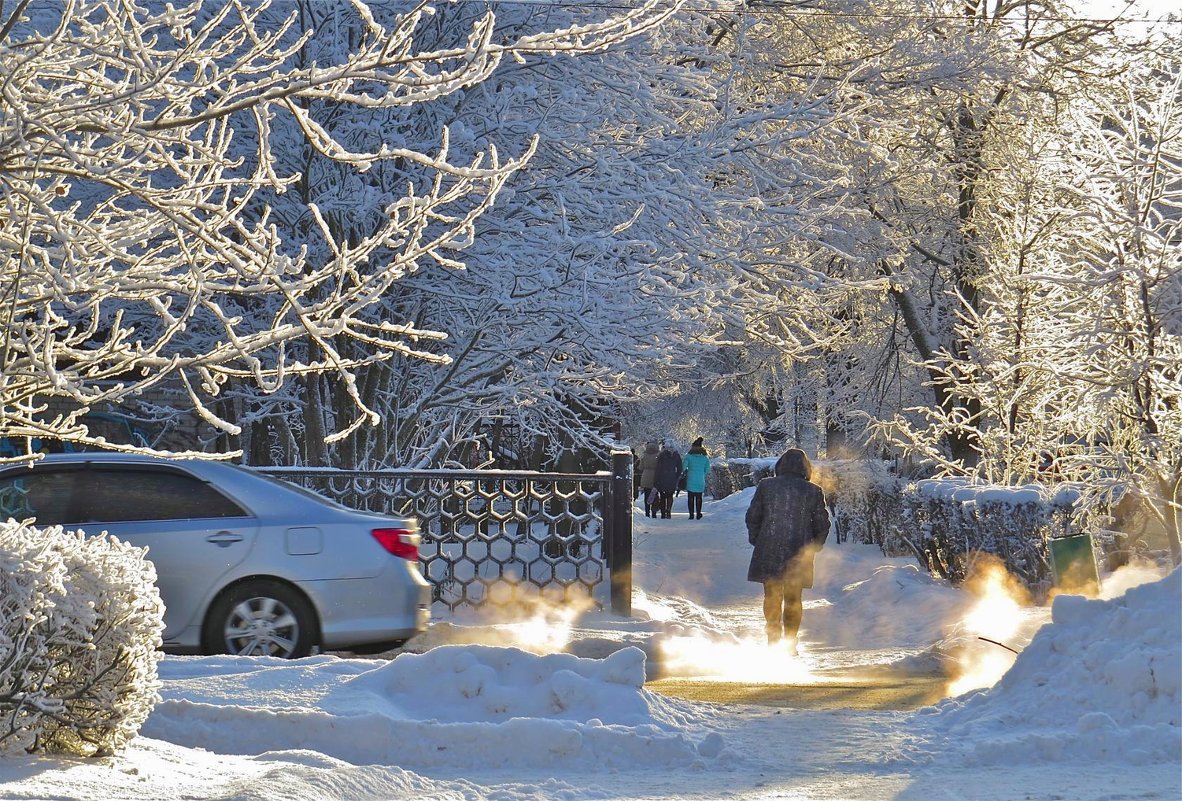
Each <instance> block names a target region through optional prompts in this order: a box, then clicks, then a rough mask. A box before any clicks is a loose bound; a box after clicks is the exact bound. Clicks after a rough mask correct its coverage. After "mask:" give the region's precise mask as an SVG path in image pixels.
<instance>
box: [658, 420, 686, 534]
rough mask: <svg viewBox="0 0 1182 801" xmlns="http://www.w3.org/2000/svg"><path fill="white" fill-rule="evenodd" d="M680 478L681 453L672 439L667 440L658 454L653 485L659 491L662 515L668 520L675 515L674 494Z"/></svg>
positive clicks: (659, 504)
mask: <svg viewBox="0 0 1182 801" xmlns="http://www.w3.org/2000/svg"><path fill="white" fill-rule="evenodd" d="M680 479H681V454H680V453H678V452H677V450H676V449H675V448H674V447H673V443H672V442H671V441H669V440H665V442H664V444H663V445H662V446H661V452H660V453H658V454H657V471H656V474H655V475H654V476H653V487H654V488H655V489H656V491H657V505H658V506H659V507H660V512H661V517H663V518H665V519H666V520H668V519H669V518H670V517H672V516H673V496H674V494H675V493H676V492H677V483H678V481H679V480H680ZM654 517H655V515H654Z"/></svg>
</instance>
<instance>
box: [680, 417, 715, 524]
mask: <svg viewBox="0 0 1182 801" xmlns="http://www.w3.org/2000/svg"><path fill="white" fill-rule="evenodd" d="M703 442H704V440H703V439H702V437H698V438H697V439H695V440H694V444H693V445H691V446H690V449H689V453H688V454H686V457H685V502H686V508H687V509H688V510H689V516H690V520H693V519H694V518H695V517H696V518H697V519H698V520H701V519H702V494H703V493H704V492H706V474H707V473H709V472H710V457H709V456H708V455H707V454H706V448H705V446H704V445H703V444H702V443H703Z"/></svg>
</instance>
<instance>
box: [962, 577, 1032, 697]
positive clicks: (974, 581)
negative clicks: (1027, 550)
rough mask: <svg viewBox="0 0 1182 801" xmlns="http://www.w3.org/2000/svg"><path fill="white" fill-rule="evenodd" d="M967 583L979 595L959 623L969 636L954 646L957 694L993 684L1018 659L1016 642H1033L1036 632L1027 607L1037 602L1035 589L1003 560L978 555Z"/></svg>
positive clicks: (972, 592)
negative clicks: (1008, 569)
mask: <svg viewBox="0 0 1182 801" xmlns="http://www.w3.org/2000/svg"><path fill="white" fill-rule="evenodd" d="M963 589H964V591H965V592H968V593H971V594H972V595H973V596H974V598H975V600H974V602H973V604H972V606H970V607H969V610H968V612H967V613H966V614H965V616H964V617H963V618H962V619H961V620H960V621H959V623H958V624H957V626H956V629H957V632H958V634H959V635H960V636H961V637H962V638H963V642H962V643H961V644H960V645H959V646H958V647H957V648H956V649H955V650H954V656H955V658H956V668H955V670H954V672H953V679H952V681H951V682H949V685H948V694H949V695H951V696H956V695H961V694H962V693H966V692H968V691H969V690H976V689H979V688H982V687H992V686H993V685H994V684H995V683H996V682H997V680H998V679H1000V678H1001V677H1002V676H1003V675H1004V674H1005V672H1006V671H1007V670H1009V669H1010V666H1011V665H1013V664H1014V659H1015V658H1016V657H1017V651H1019V650H1020V648H1019V647H1017V645H1015V644H1014V643H1017V644H1019V645H1020V644H1024V643H1025V642H1029V639H1030V636H1032V635H1033V633H1034V631H1033V630H1032V629H1030V619H1029V616H1028V615H1027V614H1026V613H1025V610H1027V609H1029V608H1030V606H1031V598H1030V593H1029V592H1027V590H1026V588H1025V587H1024V586H1022V584H1021V583H1020V582H1018V581H1017V580H1016V579H1015V578H1014V577H1012V576H1010V575H1009V573H1007V572H1006V569H1005V566H1004V565H1003V564H1002V563H1001V561H1000V560H998V559H996V558H993V557H989V558H980V559H978V560H977V562H976V569H975V571H974V572H973V574H972V575H971V576H970V577H969V579H968V580H967V581H966V582H965V584H964V588H963ZM1038 625H1041V622H1040V623H1038ZM1034 628H1037V625H1036V626H1035V627H1034ZM1019 641H1021V642H1019Z"/></svg>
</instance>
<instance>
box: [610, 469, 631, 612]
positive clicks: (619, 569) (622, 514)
mask: <svg viewBox="0 0 1182 801" xmlns="http://www.w3.org/2000/svg"><path fill="white" fill-rule="evenodd" d="M611 499H612V500H611V508H610V510H609V512H608V513H609V514H610V515H611V525H610V527H609V540H608V543H607V545H608V548H607V569H608V574H609V577H610V580H611V606H612V611H613V612H615V613H616V614H617V615H623V616H624V617H631V616H632V452H631V451H612V486H611Z"/></svg>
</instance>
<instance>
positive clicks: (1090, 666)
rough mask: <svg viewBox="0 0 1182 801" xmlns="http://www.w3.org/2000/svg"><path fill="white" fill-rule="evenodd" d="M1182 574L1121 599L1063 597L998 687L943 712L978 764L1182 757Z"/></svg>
mask: <svg viewBox="0 0 1182 801" xmlns="http://www.w3.org/2000/svg"><path fill="white" fill-rule="evenodd" d="M1180 610H1182V571H1179V570H1175V571H1174V572H1173V573H1171V574H1170V575H1168V576H1166V577H1165V578H1163V579H1161V580H1160V581H1156V582H1154V583H1151V584H1144V585H1142V586H1140V587H1134V588H1133V589H1131V590H1129V591H1128V592H1127V593H1126V594H1124V595H1123V596H1121V597H1119V598H1115V599H1113V600H1109V601H1089V600H1087V599H1085V598H1082V597H1080V596H1073V595H1061V596H1059V597H1057V598H1056V599H1055V601H1054V605H1053V607H1052V623H1051V625H1049V626H1045V627H1043V628H1042V629H1041V630H1040V631H1039V632H1038V633H1037V634H1036V635H1035V636H1034V638H1033V639H1032V640H1031V642H1030V645H1029V646H1028V647H1027V648H1026V649H1025V650H1023V651H1022V653H1021V655H1020V656H1019V657H1018V659H1017V660H1016V661H1015V663H1014V665H1013V667H1012V668H1011V669H1010V670H1009V672H1008V673H1006V675H1005V676H1004V677H1003V678H1002V680H1001V681H1000V682H999V683H998V684H997V685H996V686H995V687H993V688H992V689H989V690H985V691H981V692H977V693H974V694H971V695H968V696H965V697H962V698H959V699H953V700H950V701H946V702H944V703H943V704H941V705H940V706H939V707H937V708H936V709H935V714H934V720H933V721H932V723H933V725H934V726H935V728H936V730H937V731H938V732H940V733H942V735H943V736H944V737H946V738H947V739H948V740H949V741H951V742H952V743H955V744H958V746H957V747H960V748H962V749H963V750H964V751H965V753H966V756H967V757H968V758H969V759H970V761H974V762H978V763H985V764H997V763H1015V762H1023V763H1029V762H1045V761H1058V760H1064V761H1088V762H1091V761H1112V760H1117V761H1121V762H1127V763H1130V764H1147V763H1161V762H1176V761H1178V759H1179V757H1180V755H1182V693H1180V689H1179V687H1180V685H1182V612H1180Z"/></svg>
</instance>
